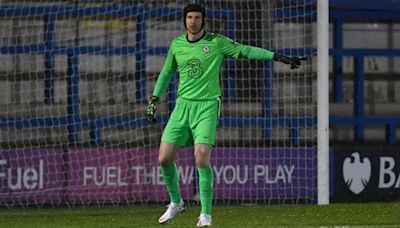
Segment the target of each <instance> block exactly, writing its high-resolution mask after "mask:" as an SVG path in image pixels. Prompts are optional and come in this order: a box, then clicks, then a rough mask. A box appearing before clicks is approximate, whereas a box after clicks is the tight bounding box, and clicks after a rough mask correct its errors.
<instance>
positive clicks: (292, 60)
mask: <svg viewBox="0 0 400 228" xmlns="http://www.w3.org/2000/svg"><path fill="white" fill-rule="evenodd" d="M273 60H274V61H279V62H282V63H285V64H288V65H290V69H292V70H293V69H297V68H299V67H300V65H301V61H304V60H306V57H297V56H293V57H292V56H286V55H281V54H278V53H275V54H274V58H273Z"/></svg>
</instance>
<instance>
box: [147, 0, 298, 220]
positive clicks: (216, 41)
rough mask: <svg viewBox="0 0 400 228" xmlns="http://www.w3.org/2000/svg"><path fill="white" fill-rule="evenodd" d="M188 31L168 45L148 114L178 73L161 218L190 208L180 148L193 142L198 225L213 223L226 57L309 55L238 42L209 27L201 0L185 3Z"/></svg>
mask: <svg viewBox="0 0 400 228" xmlns="http://www.w3.org/2000/svg"><path fill="white" fill-rule="evenodd" d="M183 15H184V17H183V23H184V26H185V28H186V31H187V32H186V33H185V34H183V35H180V36H178V37H176V38H175V39H174V40H173V41H172V43H171V45H170V47H169V50H168V54H167V58H166V60H165V63H164V66H163V68H162V70H161V72H160V74H159V76H158V79H157V82H156V85H155V88H154V91H153V94H152V96H151V97H150V99H149V104H148V108H147V113H146V115H147V118H148V120H149V122H150V123H154V122H155V121H156V118H155V112H156V107H157V103H158V102H159V100H160V97H161V96H162V94H163V93H164V92H165V90H166V89H167V87H168V85H169V83H170V80H171V77H172V75H173V73H174V72H175V71H176V70H177V71H178V73H179V87H178V93H177V100H176V105H175V108H174V110H173V111H172V113H171V116H170V118H169V120H168V123H167V125H166V127H165V129H164V132H163V135H162V137H161V143H160V148H159V155H158V162H159V164H160V166H161V174H162V177H163V181H164V183H165V185H166V188H167V191H168V194H169V197H170V200H171V203H170V204H169V205H168V209H167V210H166V212H165V213H164V214H163V215H162V216H161V217H160V219H159V223H160V224H163V223H166V222H169V221H170V220H171V219H173V218H174V216H175V215H176V214H178V213H179V212H181V211H183V210H184V209H185V207H184V202H183V200H182V198H181V195H180V192H179V182H178V171H177V167H176V164H175V159H176V155H177V152H178V149H179V148H180V147H187V146H192V145H194V157H195V161H196V167H197V171H198V174H199V188H200V203H201V213H200V216H199V220H198V223H197V226H198V227H205V226H210V225H211V204H212V199H213V179H214V177H213V171H212V168H211V164H210V155H211V149H212V147H213V146H214V144H215V134H216V129H217V123H218V115H219V109H220V96H221V88H220V87H221V86H220V68H221V64H222V61H223V60H224V58H225V57H226V56H230V57H233V58H235V59H237V58H240V57H245V58H249V59H258V60H274V61H279V62H283V63H285V64H289V65H290V68H291V69H295V68H298V67H299V66H300V65H301V60H304V58H298V57H289V56H284V55H280V54H277V53H273V52H271V51H268V50H265V49H262V48H258V47H252V46H247V45H243V44H239V43H236V42H234V41H232V40H230V39H229V38H227V37H225V36H222V35H219V34H216V33H211V32H206V31H205V29H204V27H205V17H206V15H205V9H204V8H203V7H202V6H201V5H198V4H188V5H187V6H186V7H185V8H184V12H183Z"/></svg>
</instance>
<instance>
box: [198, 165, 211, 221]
mask: <svg viewBox="0 0 400 228" xmlns="http://www.w3.org/2000/svg"><path fill="white" fill-rule="evenodd" d="M197 170H198V172H199V186H200V203H201V213H202V214H208V215H211V205H212V199H213V188H214V187H213V185H214V175H213V171H212V168H211V166H206V167H200V168H197Z"/></svg>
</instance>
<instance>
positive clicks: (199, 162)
mask: <svg viewBox="0 0 400 228" xmlns="http://www.w3.org/2000/svg"><path fill="white" fill-rule="evenodd" d="M195 158H196V166H197V167H205V166H209V165H210V149H209V148H201V149H198V150H196V151H195Z"/></svg>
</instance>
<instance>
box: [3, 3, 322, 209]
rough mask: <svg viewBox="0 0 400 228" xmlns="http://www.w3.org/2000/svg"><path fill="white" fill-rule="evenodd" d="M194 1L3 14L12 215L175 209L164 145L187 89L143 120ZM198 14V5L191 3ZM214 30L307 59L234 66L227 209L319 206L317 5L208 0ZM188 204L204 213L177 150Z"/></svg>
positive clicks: (227, 83) (225, 74)
mask: <svg viewBox="0 0 400 228" xmlns="http://www.w3.org/2000/svg"><path fill="white" fill-rule="evenodd" d="M188 2H189V1H177V0H158V1H139V0H112V1H109V0H86V1H69V0H63V1H62V0H41V1H39V0H24V1H11V0H10V1H7V0H4V1H1V2H0V25H1V26H0V27H1V28H0V29H1V33H0V60H1V62H2V64H0V80H1V83H0V143H1V149H0V183H1V184H0V205H1V206H5V207H10V206H28V205H38V206H41V205H48V204H50V205H59V204H67V205H74V204H79V205H80V204H97V205H103V204H110V203H111V204H120V203H128V204H135V203H154V202H155V203H160V202H165V201H167V200H168V197H167V192H166V190H165V188H164V186H163V182H162V177H161V175H160V170H159V166H158V164H157V156H158V145H159V142H160V137H161V134H162V130H163V127H164V126H165V124H166V122H167V120H168V117H169V114H170V113H171V111H172V109H173V107H174V104H175V98H176V88H177V86H178V81H179V76H178V75H175V76H174V78H173V80H172V82H171V85H170V88H169V89H168V91H167V93H166V94H164V96H163V97H162V99H161V104H160V106H159V108H158V110H157V114H158V123H157V124H155V125H149V124H148V122H147V120H146V118H145V110H146V106H147V97H148V96H149V95H150V94H151V93H152V91H153V88H154V85H155V81H156V78H157V76H158V73H159V72H160V69H161V67H162V65H163V62H164V60H165V56H166V53H167V50H168V45H169V44H170V42H171V41H172V39H173V38H174V37H175V36H177V35H179V34H182V33H184V32H185V30H184V27H183V20H182V9H183V7H184V5H185V4H187V3H188ZM190 2H192V3H193V2H194V1H190ZM203 4H204V5H205V6H206V9H207V11H206V14H207V19H206V30H207V31H214V32H218V33H221V34H223V35H225V36H228V37H230V38H232V39H233V40H235V41H237V42H239V43H242V44H247V45H252V46H257V47H262V48H265V49H269V50H271V51H275V52H279V53H282V54H286V55H296V56H297V55H298V56H307V57H308V59H307V61H305V62H303V65H302V66H301V67H300V68H299V69H297V70H290V67H288V66H287V65H284V64H282V63H276V62H263V61H253V60H247V59H238V60H233V59H229V58H228V59H226V61H225V62H224V65H223V67H222V69H221V85H222V90H223V98H222V109H221V116H220V124H219V127H218V132H217V143H216V147H215V148H214V149H213V151H212V165H213V171H214V180H215V183H214V186H215V192H214V199H215V202H216V203H224V204H235V203H239V204H242V203H260V204H271V203H279V204H284V203H293V204H296V203H315V202H316V198H317V93H316V91H317V86H316V85H317V84H316V82H317V77H316V74H317V70H316V63H317V60H316V58H312V57H313V56H315V55H316V46H317V42H316V35H315V33H316V28H315V20H316V12H317V11H316V1H313V0H302V1H286V0H276V1H275V0H274V1H262V0H238V1H228V0H225V1H224V0H206V1H203ZM177 164H178V168H179V176H180V189H181V194H182V197H183V198H184V199H185V200H187V201H190V202H197V201H198V184H197V178H198V177H197V173H196V169H195V167H194V157H193V148H182V149H181V150H180V151H179V154H178V159H177Z"/></svg>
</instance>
